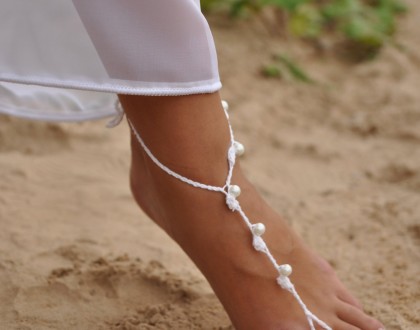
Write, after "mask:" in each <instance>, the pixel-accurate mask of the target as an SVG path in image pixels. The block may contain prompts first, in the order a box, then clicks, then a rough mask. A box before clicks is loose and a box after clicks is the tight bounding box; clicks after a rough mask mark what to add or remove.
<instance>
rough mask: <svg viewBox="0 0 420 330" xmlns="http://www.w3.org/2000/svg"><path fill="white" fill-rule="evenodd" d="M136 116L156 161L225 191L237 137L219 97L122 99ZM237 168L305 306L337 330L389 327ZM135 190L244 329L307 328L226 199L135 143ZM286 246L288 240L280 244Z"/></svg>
mask: <svg viewBox="0 0 420 330" xmlns="http://www.w3.org/2000/svg"><path fill="white" fill-rule="evenodd" d="M120 100H121V102H122V105H123V107H124V109H125V111H126V114H127V116H128V118H129V119H130V120H131V122H132V123H133V124H134V126H135V127H136V129H137V130H138V131H139V132H140V134H141V136H142V138H143V139H144V141H145V143H146V144H147V145H148V146H149V148H150V149H151V150H152V151H153V153H154V154H155V156H156V157H157V158H158V159H159V160H160V161H161V162H162V163H163V164H165V165H167V166H168V167H170V168H171V169H173V170H174V171H176V172H178V173H180V174H182V175H185V176H187V177H189V178H191V179H194V180H197V181H200V182H204V183H207V184H212V185H219V186H223V184H224V180H225V178H226V174H227V170H228V166H227V162H226V151H227V148H228V144H229V133H228V128H227V122H226V118H225V117H224V113H223V111H222V109H221V105H220V96H219V94H218V93H214V94H199V95H190V96H176V97H147V96H122V95H121V96H120ZM239 165H240V164H237V165H236V166H235V169H234V174H233V179H232V183H234V184H238V185H239V186H240V187H241V189H242V194H241V196H240V197H239V198H238V199H239V200H240V203H241V205H242V208H243V209H244V211H245V212H246V213H247V214H248V216H249V217H250V218H251V219H261V220H262V221H263V222H264V223H265V225H266V227H267V233H266V234H265V236H264V238H265V239H266V241H267V243H268V245H269V247H270V249H271V250H272V253H273V254H274V255H275V257H276V258H277V259H278V260H280V261H281V262H282V263H290V264H292V265H293V268H294V273H293V274H292V276H291V278H292V280H293V282H294V283H295V286H296V288H297V290H298V291H299V292H300V294H301V297H302V298H303V300H304V301H305V303H306V304H307V305H308V306H309V307H310V308H311V309H312V310H313V312H314V313H315V314H317V315H318V316H319V317H320V318H321V319H323V320H324V321H326V322H327V323H328V324H329V325H330V326H331V327H333V329H369V330H370V329H372V330H378V329H379V328H382V327H383V326H382V325H381V324H380V323H379V322H378V321H376V320H374V319H373V318H371V317H369V316H367V315H366V314H364V313H363V311H362V310H361V307H360V305H359V303H358V302H357V301H356V300H355V299H354V298H353V297H352V296H351V295H350V293H349V292H348V291H347V290H346V289H345V288H344V286H343V285H342V283H341V282H340V281H339V280H338V279H337V277H336V275H335V274H334V272H333V270H332V269H331V267H330V266H329V265H328V264H327V263H326V262H325V261H324V260H323V259H321V258H320V257H318V256H317V255H316V254H314V253H313V252H312V251H311V250H310V249H309V248H308V247H307V246H306V245H305V244H304V243H303V242H302V241H301V239H300V238H299V237H298V236H297V235H296V234H295V233H294V232H293V231H292V230H291V229H290V228H289V227H288V226H287V224H286V222H285V221H284V220H283V219H282V218H281V217H280V216H279V215H277V214H276V213H275V212H274V211H273V210H272V209H271V208H270V207H269V206H268V205H267V204H266V203H265V202H264V201H263V200H262V199H261V197H260V196H259V195H258V193H257V191H256V190H255V188H254V187H253V186H252V185H251V184H250V183H249V181H248V180H247V179H246V178H245V177H244V175H243V173H242V172H241V169H240V166H239ZM131 187H132V191H133V195H134V197H135V199H136V201H137V202H138V204H139V205H140V206H141V207H142V208H143V209H144V210H145V212H146V213H147V214H148V215H149V216H150V217H151V218H152V219H153V220H154V221H155V222H156V223H157V224H158V225H159V226H160V227H162V228H163V229H164V230H165V231H166V232H167V233H168V234H169V235H170V236H171V237H172V238H173V239H174V240H175V241H176V242H177V243H178V244H179V245H180V246H181V247H182V248H183V249H184V251H185V252H186V253H187V254H188V255H189V256H190V257H191V259H192V260H193V261H194V263H195V264H196V265H197V266H198V267H199V269H200V270H201V271H202V272H203V273H204V275H205V276H206V278H207V279H208V281H209V282H210V284H211V286H212V287H213V289H214V291H215V293H216V295H217V296H218V297H219V299H220V300H221V302H222V304H223V305H224V307H225V309H226V310H227V312H228V314H229V316H230V318H231V320H232V322H233V324H234V326H235V327H236V328H237V329H308V325H307V323H306V320H305V317H304V315H303V313H302V311H301V309H300V307H299V306H298V304H297V302H296V301H295V300H294V298H293V297H292V296H291V295H290V293H289V292H287V291H285V290H282V289H281V288H279V287H278V286H277V284H276V283H275V278H276V273H275V270H274V269H273V267H272V265H271V264H269V262H268V260H267V259H266V258H265V256H264V255H262V254H260V253H258V252H256V251H255V250H254V249H253V248H252V246H251V244H250V236H249V232H248V229H247V228H246V227H245V225H244V224H243V222H242V220H241V219H240V217H239V215H238V214H237V212H234V213H233V212H231V211H230V210H229V209H228V208H227V207H226V204H225V202H224V196H223V195H221V194H220V193H215V192H210V191H205V190H202V189H198V188H195V187H191V186H189V185H187V184H185V183H183V182H180V181H178V180H177V179H175V178H173V177H171V176H169V175H168V174H167V173H165V172H163V171H162V170H161V169H160V168H158V167H157V166H156V165H155V164H154V163H153V162H152V161H151V160H150V158H149V157H148V156H147V155H146V154H145V153H144V151H143V149H142V148H141V147H140V145H139V144H138V142H137V141H136V140H135V138H132V166H131ZM279 238H281V239H279Z"/></svg>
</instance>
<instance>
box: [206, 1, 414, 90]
mask: <svg viewBox="0 0 420 330" xmlns="http://www.w3.org/2000/svg"><path fill="white" fill-rule="evenodd" d="M201 6H202V9H203V12H204V13H206V12H207V13H209V12H212V11H224V12H226V13H228V14H229V16H230V17H231V18H232V19H241V18H242V19H244V18H247V17H250V16H252V17H256V18H258V19H261V20H262V21H263V23H264V25H265V26H267V29H268V30H269V31H271V32H272V31H275V32H276V33H278V34H279V35H280V36H282V37H283V38H287V39H290V38H294V39H299V40H302V41H303V42H305V43H306V44H309V45H310V46H312V47H314V48H315V49H316V50H317V51H319V52H323V53H328V54H334V55H338V56H340V57H341V58H343V59H346V60H350V61H353V62H361V61H366V60H370V59H373V58H375V56H376V55H377V54H378V53H379V52H380V50H381V48H382V47H383V46H384V45H385V44H389V43H394V40H393V36H394V34H395V31H396V27H397V22H398V17H399V16H400V15H401V14H404V13H405V12H406V11H407V7H406V6H405V4H404V3H403V2H402V0H201ZM267 13H269V14H270V15H267ZM276 60H277V63H278V64H279V65H280V66H283V67H285V68H286V69H287V70H288V71H289V72H290V73H291V74H292V76H293V77H294V78H296V79H298V80H301V81H304V82H312V81H311V79H310V78H309V77H308V75H307V74H306V73H305V72H304V70H302V69H301V68H300V67H299V66H298V65H297V64H296V63H294V61H293V59H291V58H289V57H287V56H285V55H279V56H277V57H276ZM279 65H271V66H267V67H265V68H264V69H263V73H264V74H265V75H267V76H273V77H275V76H278V75H280V73H281V72H280V71H281V70H280V67H279Z"/></svg>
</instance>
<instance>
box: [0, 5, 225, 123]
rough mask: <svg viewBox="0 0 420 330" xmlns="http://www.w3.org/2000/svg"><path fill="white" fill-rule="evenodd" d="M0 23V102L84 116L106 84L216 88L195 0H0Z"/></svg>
mask: <svg viewBox="0 0 420 330" xmlns="http://www.w3.org/2000/svg"><path fill="white" fill-rule="evenodd" d="M0 27H1V28H0V47H1V48H0V112H4V113H9V114H13V115H17V116H24V117H28V118H33V119H43V120H85V119H93V118H98V117H103V116H107V115H112V114H113V113H114V108H113V103H114V100H115V95H114V94H113V93H121V94H137V95H185V94H196V93H210V92H214V91H216V90H218V89H220V88H221V84H220V80H219V73H218V67H217V56H216V50H215V46H214V41H213V37H212V35H211V32H210V29H209V26H208V24H207V21H206V19H205V18H204V16H203V15H202V13H201V11H200V2H199V0H73V1H71V0H1V1H0ZM63 88H65V89H63ZM103 92H108V93H103Z"/></svg>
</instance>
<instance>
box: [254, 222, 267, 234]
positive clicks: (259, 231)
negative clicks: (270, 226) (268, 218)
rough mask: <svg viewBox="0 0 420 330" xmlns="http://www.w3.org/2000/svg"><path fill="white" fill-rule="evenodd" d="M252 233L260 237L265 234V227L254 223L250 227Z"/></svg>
mask: <svg viewBox="0 0 420 330" xmlns="http://www.w3.org/2000/svg"><path fill="white" fill-rule="evenodd" d="M252 232H253V234H254V235H256V236H262V235H263V234H264V233H265V226H264V224H263V223H260V222H259V223H256V224H253V225H252Z"/></svg>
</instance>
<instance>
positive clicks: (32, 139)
mask: <svg viewBox="0 0 420 330" xmlns="http://www.w3.org/2000/svg"><path fill="white" fill-rule="evenodd" d="M68 147H69V137H68V135H67V134H66V132H65V131H64V130H63V128H62V127H60V125H58V124H52V123H42V122H36V121H29V120H24V119H18V118H13V117H9V116H5V115H0V152H10V151H18V152H20V153H23V154H36V155H42V154H51V153H54V152H58V151H60V150H63V148H65V149H68Z"/></svg>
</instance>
